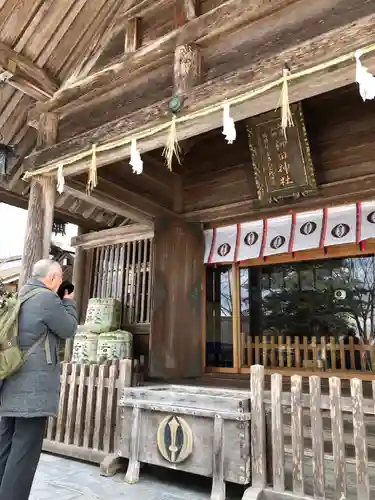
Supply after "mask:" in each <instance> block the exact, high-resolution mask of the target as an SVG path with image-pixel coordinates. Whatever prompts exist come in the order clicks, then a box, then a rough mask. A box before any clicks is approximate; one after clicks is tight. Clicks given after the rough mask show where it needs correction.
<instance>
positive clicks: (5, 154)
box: [0, 143, 13, 177]
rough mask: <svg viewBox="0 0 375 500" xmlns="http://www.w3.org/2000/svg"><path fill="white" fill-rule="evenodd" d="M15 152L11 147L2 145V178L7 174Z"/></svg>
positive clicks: (0, 156)
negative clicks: (10, 160)
mask: <svg viewBox="0 0 375 500" xmlns="http://www.w3.org/2000/svg"><path fill="white" fill-rule="evenodd" d="M12 153H13V150H12V148H11V147H10V146H7V145H6V144H1V143H0V177H3V176H4V175H6V174H7V169H8V165H9V159H10V157H11V156H12Z"/></svg>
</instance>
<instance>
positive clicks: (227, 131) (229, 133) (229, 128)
mask: <svg viewBox="0 0 375 500" xmlns="http://www.w3.org/2000/svg"><path fill="white" fill-rule="evenodd" d="M223 135H224V136H225V140H226V141H227V143H228V144H233V143H234V141H235V140H236V125H235V124H234V120H233V118H232V117H231V116H230V105H229V103H227V102H225V103H224V104H223Z"/></svg>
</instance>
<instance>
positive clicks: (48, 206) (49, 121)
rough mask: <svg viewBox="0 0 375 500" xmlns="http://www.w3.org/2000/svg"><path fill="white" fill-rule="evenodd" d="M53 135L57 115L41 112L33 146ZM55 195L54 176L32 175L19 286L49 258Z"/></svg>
mask: <svg viewBox="0 0 375 500" xmlns="http://www.w3.org/2000/svg"><path fill="white" fill-rule="evenodd" d="M56 138H57V117H56V116H55V115H54V114H52V113H44V114H43V115H42V116H41V118H40V122H39V130H38V140H37V149H42V148H43V147H46V146H51V145H52V144H54V142H56ZM55 196H56V181H55V178H54V177H41V176H38V177H33V178H32V180H31V187H30V193H29V205H28V210H27V212H28V213H27V226H26V234H25V243H24V248H23V257H22V271H21V276H20V280H19V285H18V286H19V288H20V287H21V286H22V285H23V284H24V283H25V281H27V280H28V279H29V278H30V276H31V271H32V268H33V265H34V264H35V262H37V261H38V260H40V259H43V258H48V257H49V252H50V245H51V234H52V224H53V212H54V205H55Z"/></svg>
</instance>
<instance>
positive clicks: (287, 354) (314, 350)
mask: <svg viewBox="0 0 375 500" xmlns="http://www.w3.org/2000/svg"><path fill="white" fill-rule="evenodd" d="M284 339H285V341H284V340H283V337H282V336H280V337H279V338H275V337H274V336H266V335H265V336H263V337H262V338H259V337H255V338H254V339H251V338H250V337H247V338H246V336H245V335H244V334H242V335H241V342H240V356H241V361H242V367H243V368H246V367H248V368H249V367H250V366H252V365H263V366H264V367H265V368H271V369H272V368H285V369H288V368H289V369H295V370H332V371H340V370H343V371H344V370H345V371H347V370H357V371H375V345H373V344H369V343H365V342H363V341H362V340H359V339H355V338H353V337H350V338H349V339H348V341H347V343H346V342H345V341H344V340H343V339H340V340H339V341H336V339H335V337H330V339H329V340H326V339H324V338H321V339H317V338H316V337H307V336H305V337H303V338H302V339H300V338H299V337H295V338H293V339H292V338H291V337H290V336H287V337H284Z"/></svg>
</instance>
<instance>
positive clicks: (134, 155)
mask: <svg viewBox="0 0 375 500" xmlns="http://www.w3.org/2000/svg"><path fill="white" fill-rule="evenodd" d="M129 164H130V165H131V166H132V167H133V174H137V175H139V174H141V173H142V172H143V161H142V158H141V153H140V152H139V151H138V149H137V139H133V140H132V143H131V148H130V162H129Z"/></svg>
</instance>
